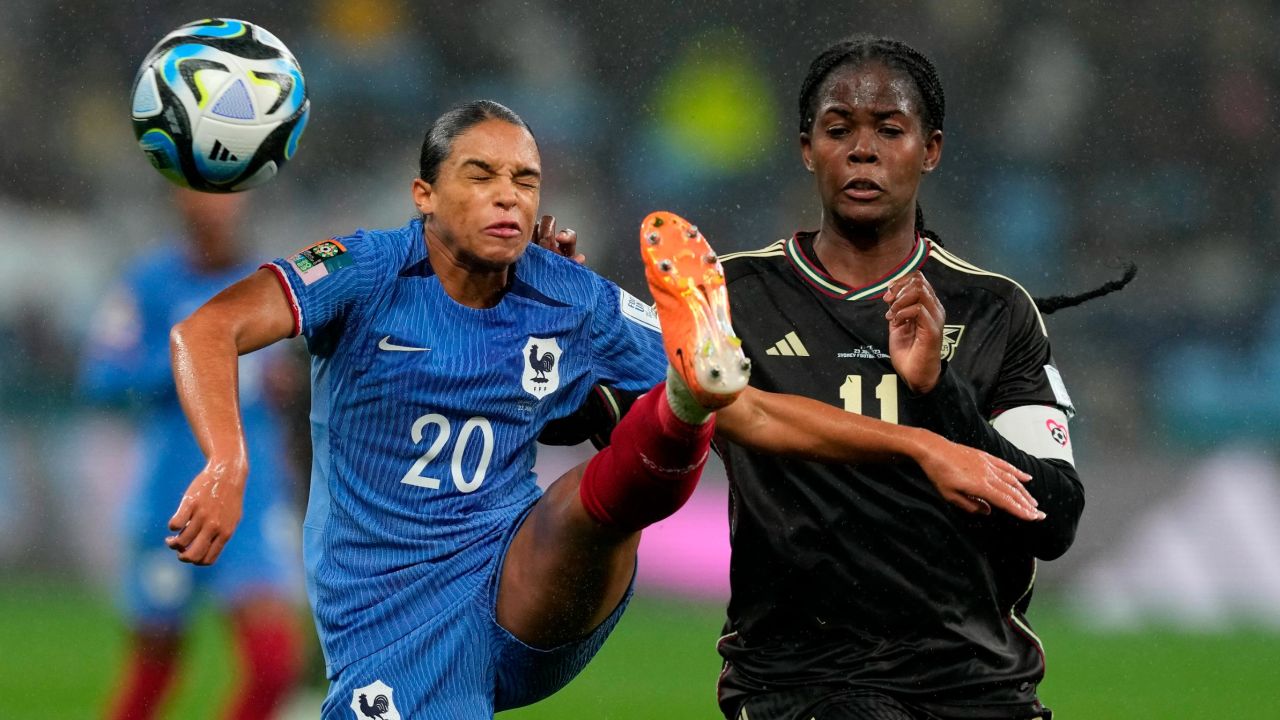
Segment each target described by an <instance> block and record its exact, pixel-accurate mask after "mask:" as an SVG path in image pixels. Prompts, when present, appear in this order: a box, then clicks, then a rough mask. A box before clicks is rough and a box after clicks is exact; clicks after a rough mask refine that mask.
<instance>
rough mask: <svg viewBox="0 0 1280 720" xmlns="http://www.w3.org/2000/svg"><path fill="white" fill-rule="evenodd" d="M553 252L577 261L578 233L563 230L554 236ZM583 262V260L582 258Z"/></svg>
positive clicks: (566, 229)
mask: <svg viewBox="0 0 1280 720" xmlns="http://www.w3.org/2000/svg"><path fill="white" fill-rule="evenodd" d="M555 251H556V252H558V253H560V254H561V255H563V256H565V257H567V258H574V259H575V260H576V259H577V255H578V233H577V232H576V231H574V230H570V229H569V228H565V229H563V230H561V231H560V232H558V233H556V235H555ZM583 259H584V260H585V258H583Z"/></svg>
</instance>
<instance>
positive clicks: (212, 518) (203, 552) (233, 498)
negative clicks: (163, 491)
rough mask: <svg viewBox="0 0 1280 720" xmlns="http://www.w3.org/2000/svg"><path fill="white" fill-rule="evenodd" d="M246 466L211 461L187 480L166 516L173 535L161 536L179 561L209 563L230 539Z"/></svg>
mask: <svg viewBox="0 0 1280 720" xmlns="http://www.w3.org/2000/svg"><path fill="white" fill-rule="evenodd" d="M247 474H248V469H247V468H245V467H243V466H228V465H226V464H222V463H219V464H217V465H215V464H214V463H213V462H212V461H210V463H209V464H207V465H205V468H204V470H202V471H200V474H199V475H196V478H195V479H194V480H192V481H191V485H190V486H188V487H187V492H186V493H184V494H183V496H182V502H181V503H179V504H178V511H177V512H175V513H174V514H173V517H171V518H169V529H170V530H173V531H175V532H176V533H177V534H176V535H171V536H169V537H167V538H165V541H164V542H165V544H166V545H168V546H169V549H170V550H173V551H174V552H176V553H178V559H179V560H181V561H182V562H187V563H194V564H196V565H212V564H213V562H214V561H215V560H217V559H218V555H220V554H221V553H222V548H223V547H225V546H226V544H227V541H228V540H230V539H231V534H232V533H233V532H235V529H236V525H237V524H239V523H240V513H241V509H242V506H243V503H244V481H245V476H246V475H247Z"/></svg>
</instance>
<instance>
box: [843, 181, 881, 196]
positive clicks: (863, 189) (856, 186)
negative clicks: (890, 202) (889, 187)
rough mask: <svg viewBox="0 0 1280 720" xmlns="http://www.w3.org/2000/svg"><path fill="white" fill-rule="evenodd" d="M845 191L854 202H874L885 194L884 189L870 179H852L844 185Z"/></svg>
mask: <svg viewBox="0 0 1280 720" xmlns="http://www.w3.org/2000/svg"><path fill="white" fill-rule="evenodd" d="M843 190H844V194H845V195H848V196H849V197H851V198H853V199H854V200H873V199H875V198H877V197H879V196H881V195H883V194H884V188H882V187H880V185H879V183H877V182H876V181H875V180H872V179H870V178H852V179H850V180H849V181H848V182H846V183H845V184H844V188H843Z"/></svg>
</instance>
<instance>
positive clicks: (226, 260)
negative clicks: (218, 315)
mask: <svg viewBox="0 0 1280 720" xmlns="http://www.w3.org/2000/svg"><path fill="white" fill-rule="evenodd" d="M174 193H175V194H174V201H175V205H176V207H177V209H178V212H179V216H180V217H181V220H182V223H183V228H182V233H181V235H180V236H179V239H178V240H177V242H175V243H173V244H171V245H166V246H164V247H161V248H158V249H156V250H154V251H151V252H149V253H147V254H145V255H144V256H142V257H141V258H139V259H138V260H137V261H136V262H135V263H134V264H133V265H132V266H131V267H130V268H129V269H128V270H127V271H126V272H125V274H124V277H123V278H122V279H121V281H120V282H119V283H118V284H117V286H116V287H115V288H114V290H113V291H112V293H111V295H110V296H109V298H108V299H107V301H106V302H105V303H104V304H103V306H102V309H101V311H100V312H99V315H98V317H97V318H96V320H95V322H94V325H93V330H92V335H91V337H90V341H89V344H88V347H87V350H86V355H85V361H84V366H83V368H82V372H81V378H80V384H81V388H82V391H83V393H84V394H85V395H86V396H87V397H88V398H90V399H91V400H93V401H95V402H97V403H103V404H109V405H113V406H119V407H124V408H126V409H128V410H129V411H130V412H131V413H132V415H133V416H134V417H135V418H136V422H137V425H138V428H139V436H138V438H139V446H140V457H141V468H140V471H139V473H138V477H137V478H136V480H135V482H134V483H133V484H132V486H131V487H132V489H131V492H130V494H129V496H128V499H127V501H126V508H125V510H124V522H123V528H122V532H121V533H120V534H119V536H118V537H119V538H120V544H121V546H122V547H121V555H122V557H123V573H122V582H123V592H122V599H123V609H124V612H125V616H126V619H127V621H128V623H129V627H130V634H129V650H128V660H127V662H126V664H125V665H124V674H123V677H122V678H121V679H120V681H119V685H118V686H117V689H116V691H115V695H114V697H113V698H112V700H111V704H110V707H109V708H108V710H107V713H106V716H107V717H108V718H111V720H126V719H133V718H150V717H155V716H156V715H157V713H158V712H159V710H160V709H161V706H162V704H163V702H164V699H165V697H166V694H167V692H168V690H169V689H170V687H171V686H172V684H173V680H174V677H175V673H176V670H177V669H178V667H179V664H180V663H179V661H180V655H181V651H182V645H183V640H184V636H185V633H186V631H187V629H188V626H189V623H190V622H191V620H192V616H193V614H194V610H195V608H196V605H197V601H198V600H200V599H201V598H203V597H209V598H211V599H212V600H213V601H215V602H216V603H217V606H218V608H219V610H221V611H222V612H224V613H225V615H226V617H227V620H228V621H229V622H230V624H231V628H232V631H233V633H234V636H235V641H236V646H237V649H238V655H239V660H240V673H239V678H240V679H239V685H238V687H236V689H235V691H234V695H233V696H232V698H231V700H230V703H229V706H228V707H227V709H226V715H225V716H226V717H228V718H236V719H243V718H267V717H271V716H273V715H274V713H275V710H276V709H277V708H278V707H279V706H280V704H281V701H282V700H283V699H284V698H285V697H286V696H287V695H288V694H289V691H290V690H291V688H292V687H293V685H294V681H295V679H296V677H297V675H298V670H299V664H300V662H299V659H300V654H301V652H300V651H301V635H300V628H299V622H298V608H297V604H296V599H297V597H298V591H299V588H300V582H299V580H300V572H299V570H298V553H297V543H296V541H295V540H294V539H293V538H294V535H295V534H296V520H295V519H294V518H295V515H294V512H293V510H292V500H293V498H292V497H291V493H292V488H291V487H290V486H291V479H292V478H293V477H295V475H294V474H293V468H291V467H289V463H288V461H287V460H286V458H285V457H284V455H285V450H284V444H283V443H284V441H285V438H284V437H283V435H282V427H281V420H280V417H279V414H278V413H277V408H275V407H273V403H272V400H273V397H272V394H273V391H279V390H282V389H284V387H285V386H287V385H288V384H289V383H290V382H291V381H292V380H293V378H291V377H290V374H291V373H296V372H297V371H296V368H292V367H291V366H290V365H289V364H288V362H287V360H286V358H285V357H284V354H283V353H275V354H261V355H255V356H252V357H246V358H244V359H242V360H241V362H240V365H239V377H240V395H239V398H240V406H241V411H242V415H243V418H244V432H245V440H246V445H247V448H248V454H249V458H250V462H251V464H252V473H253V477H254V482H253V483H251V484H250V489H249V490H248V491H247V492H246V494H245V503H244V507H245V511H244V512H245V518H244V521H243V523H242V525H241V530H240V535H239V542H238V543H237V544H236V546H235V547H234V548H232V549H230V550H229V551H228V552H227V554H226V556H225V557H224V558H223V562H222V563H220V564H219V565H218V566H217V567H211V568H210V567H194V566H192V565H188V564H184V563H181V562H179V561H178V559H177V558H175V557H173V554H172V553H171V552H169V551H168V550H166V549H165V547H164V545H163V541H164V538H165V536H166V534H167V532H166V523H167V521H168V518H169V515H170V514H171V513H172V511H173V506H174V505H175V504H176V503H177V502H178V500H179V499H180V498H181V497H182V492H183V490H184V489H185V487H186V485H187V483H188V482H189V481H190V478H191V476H192V475H193V474H194V473H195V472H197V471H198V470H199V469H200V467H201V466H202V465H203V464H204V459H203V455H201V453H200V448H199V447H198V446H197V445H196V442H195V439H194V438H193V437H192V435H191V431H190V429H189V427H188V425H187V421H186V418H185V417H184V416H183V413H182V408H181V406H180V405H179V403H178V396H177V394H176V392H175V390H174V385H173V373H172V370H171V369H170V364H169V329H170V328H171V327H172V325H173V323H174V322H176V321H177V320H179V319H181V318H183V317H185V316H186V315H188V314H190V313H191V311H192V310H193V309H195V308H196V307H199V306H200V305H201V304H202V303H204V302H205V301H206V300H208V299H209V298H210V297H212V296H213V295H214V294H215V293H216V292H217V291H219V290H221V289H222V288H224V287H226V285H227V284H229V283H230V282H232V281H234V280H235V279H237V278H240V277H243V275H244V274H245V272H247V271H249V270H251V269H252V266H246V265H245V264H244V262H243V257H242V248H241V246H240V242H239V240H240V234H239V232H240V227H239V226H240V223H241V221H242V219H243V216H244V213H243V209H244V204H245V202H246V196H245V195H244V194H227V195H213V194H205V193H198V192H194V191H190V190H176V191H174ZM274 399H275V400H279V399H280V398H274Z"/></svg>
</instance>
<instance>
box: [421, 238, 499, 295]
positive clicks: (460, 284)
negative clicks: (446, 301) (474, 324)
mask: <svg viewBox="0 0 1280 720" xmlns="http://www.w3.org/2000/svg"><path fill="white" fill-rule="evenodd" d="M426 237H427V261H428V262H429V263H431V270H432V272H434V273H435V275H436V278H438V279H439V280H440V286H441V287H443V288H444V291H445V293H446V294H448V296H449V297H450V298H453V300H454V302H456V303H458V304H459V305H465V306H467V307H471V308H479V309H484V308H491V307H493V306H495V305H497V304H498V303H499V302H500V301H501V300H502V296H503V295H504V294H505V293H506V291H507V283H508V281H509V280H510V273H511V268H502V269H500V270H499V269H478V268H475V267H473V266H472V265H471V264H469V263H467V262H465V261H464V260H463V259H462V258H459V257H457V256H455V255H454V254H452V253H450V252H449V250H448V249H447V248H446V247H445V246H444V245H443V244H442V243H440V242H439V241H438V240H436V239H435V238H433V237H432V235H431V233H429V232H428V233H426Z"/></svg>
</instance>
